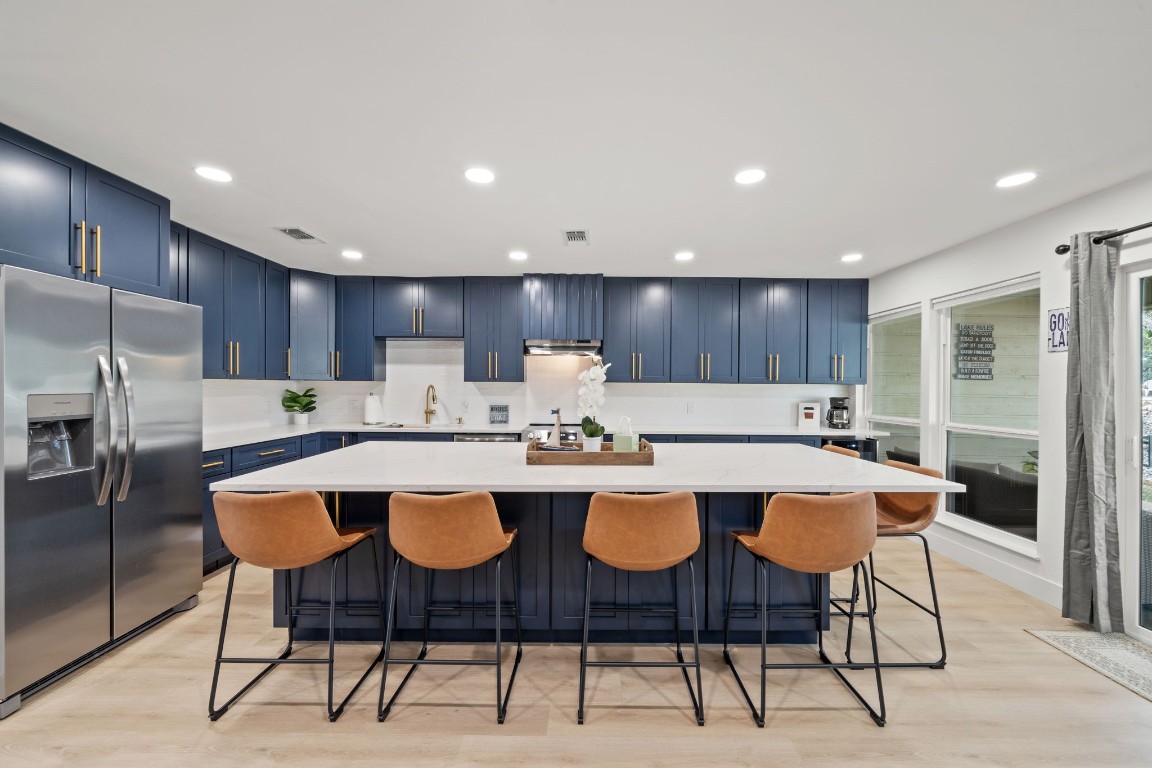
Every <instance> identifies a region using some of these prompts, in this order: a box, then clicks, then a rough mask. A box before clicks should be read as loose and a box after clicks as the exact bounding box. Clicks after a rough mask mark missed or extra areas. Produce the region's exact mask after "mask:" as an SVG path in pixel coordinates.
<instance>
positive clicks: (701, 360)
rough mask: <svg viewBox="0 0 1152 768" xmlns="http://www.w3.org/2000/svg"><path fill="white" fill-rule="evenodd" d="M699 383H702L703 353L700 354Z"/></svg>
mask: <svg viewBox="0 0 1152 768" xmlns="http://www.w3.org/2000/svg"><path fill="white" fill-rule="evenodd" d="M700 381H704V353H703V352H701V353H700Z"/></svg>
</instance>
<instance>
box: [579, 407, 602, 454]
mask: <svg viewBox="0 0 1152 768" xmlns="http://www.w3.org/2000/svg"><path fill="white" fill-rule="evenodd" d="M580 429H581V430H582V431H583V432H584V450H585V451H599V450H602V449H603V446H604V425H603V424H600V423H599V422H597V421H596V420H595V419H593V418H592V417H591V416H585V417H584V418H583V419H581V420H580Z"/></svg>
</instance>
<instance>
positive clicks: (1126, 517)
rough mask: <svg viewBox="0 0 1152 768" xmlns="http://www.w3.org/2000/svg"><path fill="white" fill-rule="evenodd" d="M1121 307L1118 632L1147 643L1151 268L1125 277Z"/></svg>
mask: <svg viewBox="0 0 1152 768" xmlns="http://www.w3.org/2000/svg"><path fill="white" fill-rule="evenodd" d="M1125 305H1126V306H1125V307H1124V312H1123V314H1119V313H1118V314H1117V317H1118V318H1123V321H1120V320H1118V323H1117V324H1118V325H1120V324H1121V322H1122V323H1123V326H1124V327H1123V331H1124V336H1123V342H1122V343H1123V349H1124V352H1125V354H1124V355H1123V356H1122V358H1123V359H1122V363H1123V367H1122V368H1118V370H1117V377H1118V379H1119V380H1118V381H1117V387H1116V389H1117V400H1116V404H1117V407H1116V422H1117V423H1116V426H1117V429H1116V432H1117V434H1118V436H1119V439H1120V441H1121V442H1122V443H1124V445H1122V446H1120V447H1119V448H1118V450H1117V464H1119V465H1120V466H1119V467H1118V473H1117V474H1118V476H1119V477H1120V478H1122V480H1121V485H1120V487H1119V488H1118V489H1117V491H1118V493H1117V499H1118V503H1119V509H1118V517H1119V524H1120V567H1121V574H1122V580H1123V585H1124V603H1125V606H1124V631H1125V632H1126V633H1128V634H1129V635H1131V636H1132V637H1135V638H1137V639H1140V640H1143V641H1144V642H1146V643H1150V644H1152V269H1142V270H1139V271H1135V270H1134V271H1131V272H1129V273H1128V276H1127V291H1126V292H1125ZM1121 456H1122V457H1123V458H1124V460H1123V461H1122V462H1121V461H1120V457H1121Z"/></svg>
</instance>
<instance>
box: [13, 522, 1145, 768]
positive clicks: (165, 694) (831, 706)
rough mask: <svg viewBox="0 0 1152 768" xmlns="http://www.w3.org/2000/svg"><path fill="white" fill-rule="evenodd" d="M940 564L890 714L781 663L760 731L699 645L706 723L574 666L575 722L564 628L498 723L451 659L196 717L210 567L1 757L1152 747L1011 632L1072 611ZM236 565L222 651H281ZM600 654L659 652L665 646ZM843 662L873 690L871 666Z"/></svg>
mask: <svg viewBox="0 0 1152 768" xmlns="http://www.w3.org/2000/svg"><path fill="white" fill-rule="evenodd" d="M916 555H917V551H916V549H915V548H913V547H912V546H911V545H910V544H909V543H908V542H901V541H884V542H881V543H880V544H879V549H878V561H877V562H878V567H879V570H880V573H881V575H885V576H888V577H893V578H901V577H902V575H903V574H919V573H920V571H919V570H918V569H919V568H920V565H919V564H918V561H917V558H916ZM937 563H938V571H937V573H938V576H939V580H940V590H941V593H942V597H943V600H944V608H945V621H946V624H945V631H946V632H947V635H948V639H949V657H948V666H947V668H946V669H945V670H940V671H936V670H919V669H917V670H892V671H890V672H888V673H886V675H885V679H884V682H885V688H886V691H887V695H888V712H889V715H888V718H889V719H888V726H887V727H886V728H877V727H876V726H875V725H873V724H872V722H871V720H869V719H868V717H867V715H866V714H865V713H864V712H863V710H862V709H860V708H859V707H857V706H856V705H855V702H854V701H853V700H852V699H851V698H850V696H849V694H848V693H847V691H846V690H845V689H844V688H843V686H841V685H840V684H839V683H838V682H837V681H836V679H835V678H834V677H833V676H832V675H831V674H830V673H827V672H823V671H797V672H791V671H784V672H777V673H772V674H771V675H770V677H769V685H770V688H769V704H768V709H769V712H768V716H769V719H768V724H767V727H766V728H764V729H763V730H761V729H757V728H756V727H755V725H754V724H753V723H752V720H751V718H750V717H749V715H748V712H747V711H746V710H745V708H744V705H743V702H742V700H741V699H740V698H739V692H738V690H737V689H736V686H735V684H734V682H733V680H732V677H731V675H730V674H729V673H728V671H727V669H726V668H725V667H724V663H723V660H722V657H721V654H720V649H719V648H718V647H716V646H708V647H706V648H705V650H704V654H703V657H704V663H705V670H704V673H705V674H704V697H705V702H706V716H707V719H708V724H707V725H706V726H705V727H703V728H700V727H697V726H696V725H695V723H694V721H693V719H692V718H691V714H690V709H689V706H688V697H687V691H686V690H685V689H684V687H683V683H682V681H681V680H680V678H679V673H678V672H676V671H675V670H622V669H600V670H593V671H590V673H589V709H588V717H587V723H586V724H585V725H584V726H578V725H576V697H577V673H578V667H577V664H578V656H579V653H578V651H579V649H578V648H576V647H572V646H556V647H549V646H529V647H527V648H526V649H525V655H524V662H523V664H522V666H521V670H520V677H519V679H518V680H517V682H516V688H515V691H514V692H513V695H512V702H511V706H510V710H509V715H508V721H507V723H506V724H505V725H503V726H497V725H496V723H495V712H494V705H493V701H492V699H493V698H494V696H495V692H494V683H493V680H492V672H491V671H490V670H488V669H482V668H452V667H443V668H430V667H426V668H424V669H422V670H421V671H420V672H419V673H417V675H416V676H415V677H414V678H413V681H412V682H411V683H410V685H409V688H408V689H407V690H406V691H405V695H404V697H402V698H401V700H400V703H399V704H398V706H397V709H396V710H395V711H394V712H393V714H392V716H391V717H390V718H389V720H388V722H387V723H384V724H380V723H377V722H376V696H377V693H378V690H379V688H378V684H379V677H378V676H377V675H373V677H372V678H371V679H370V680H371V684H370V687H366V688H365V689H364V690H363V691H362V692H361V693H360V694H359V695H358V696H357V698H356V699H355V700H354V701H353V702H352V704H351V705H350V708H349V710H348V711H347V712H346V713H345V714H344V716H343V717H342V718H341V719H340V720H339V721H338V722H336V723H329V722H327V719H326V718H325V716H324V714H323V708H322V697H323V695H324V693H323V691H324V685H323V668H322V667H312V668H306V667H296V668H285V669H280V670H277V671H275V672H273V673H272V675H270V676H269V677H268V678H266V679H265V681H264V682H263V683H261V684H260V686H258V687H257V688H256V689H255V690H253V691H252V692H251V693H250V694H249V695H248V696H247V697H246V698H245V699H243V700H242V701H241V702H240V703H238V704H237V705H236V706H235V707H234V708H233V709H232V711H230V712H229V713H228V714H226V715H225V716H224V718H223V719H222V720H220V721H219V722H217V723H210V722H209V721H208V717H207V714H206V706H207V698H208V688H209V682H210V679H211V673H212V658H213V654H214V652H215V643H216V638H217V632H218V631H219V619H220V612H221V610H222V607H223V594H224V589H225V587H226V583H227V577H226V572H221V573H220V574H217V575H215V576H213V577H211V578H209V579H208V580H207V581H206V583H205V587H204V591H203V593H202V594H201V604H200V606H199V607H198V608H196V609H195V610H193V611H191V612H189V613H187V614H184V615H182V616H180V617H177V618H174V619H171V620H169V621H168V622H167V623H166V624H164V625H163V626H161V627H158V628H156V629H155V630H153V631H152V632H151V633H149V634H147V635H146V636H144V637H141V638H138V639H137V640H136V641H134V642H132V643H131V644H129V645H127V646H125V647H124V648H122V649H120V650H118V651H117V652H116V653H114V654H111V655H110V656H108V657H106V658H104V659H101V660H100V661H98V662H96V663H94V664H92V665H90V666H89V667H88V668H86V669H84V670H82V671H80V672H79V673H77V674H74V675H73V676H72V677H70V678H69V679H67V680H65V681H63V682H61V683H58V684H57V685H56V686H54V687H52V688H50V689H48V690H47V691H45V692H43V693H41V694H39V695H37V696H34V697H32V698H31V699H29V700H27V701H26V702H25V704H24V708H23V709H22V710H20V711H19V712H17V713H16V714H15V715H13V716H12V717H10V718H8V719H7V720H4V721H0V766H5V768H15V767H17V766H42V765H58V764H71V765H83V766H90V765H91V766H99V765H116V766H123V767H127V766H149V768H154V767H155V766H179V765H209V764H211V765H214V766H219V765H243V766H261V765H272V764H290V765H304V766H326V765H348V764H353V763H371V764H377V765H397V766H438V765H480V766H546V765H564V766H608V765H611V766H631V765H637V766H721V765H805V766H808V765H812V766H845V765H886V766H887V765H933V766H951V765H965V766H976V765H978V766H990V765H1010V766H1148V765H1152V702H1148V701H1145V700H1144V699H1142V698H1140V697H1139V696H1137V695H1136V694H1134V693H1131V692H1130V691H1128V690H1127V689H1125V688H1123V687H1121V686H1119V685H1117V684H1116V683H1114V682H1112V681H1110V680H1108V679H1107V678H1105V677H1103V676H1102V675H1100V674H1098V673H1096V672H1094V671H1092V670H1090V669H1088V668H1087V667H1084V666H1082V665H1081V664H1079V663H1077V662H1076V661H1074V660H1073V659H1071V658H1069V657H1068V656H1065V655H1064V654H1063V653H1061V652H1059V651H1057V650H1055V649H1054V648H1052V647H1050V646H1048V645H1046V644H1045V643H1043V642H1041V641H1039V640H1037V639H1035V638H1033V637H1032V636H1031V635H1029V634H1027V633H1026V632H1024V629H1025V628H1030V629H1045V628H1047V629H1056V628H1068V627H1070V626H1073V625H1071V623H1070V622H1067V621H1065V620H1063V619H1061V618H1060V617H1059V615H1058V612H1057V611H1056V610H1055V609H1053V608H1051V607H1049V606H1047V605H1044V604H1042V603H1040V602H1038V601H1036V600H1033V599H1031V598H1029V597H1026V596H1024V595H1022V594H1020V593H1019V592H1016V591H1014V590H1012V589H1009V588H1008V587H1005V586H1003V585H1001V584H1000V583H998V582H996V581H994V580H992V579H989V578H987V577H985V576H982V575H980V574H978V573H975V572H973V571H971V570H969V569H967V568H964V567H962V566H960V565H958V564H956V563H954V562H952V561H949V560H948V559H946V558H944V557H938V558H937ZM238 580H239V588H238V592H237V596H236V598H235V600H234V614H233V615H234V619H233V623H232V632H231V633H230V651H231V652H234V653H252V654H268V653H270V652H274V651H276V650H278V649H279V644H280V643H281V642H282V640H283V631H282V630H274V629H270V625H271V608H270V605H271V594H270V593H271V578H270V575H269V574H268V573H267V572H266V571H262V570H260V569H255V568H244V569H243V570H242V571H241V572H240V575H239V577H238ZM919 581H920V579H919V577H917V579H916V582H917V583H918V582H919ZM922 592H924V590H919V591H916V594H921V593H922ZM881 600H882V603H881V611H880V618H881V622H880V626H881V628H882V630H883V635H884V638H883V639H882V642H883V646H882V648H883V650H882V653H884V652H885V651H887V657H888V658H893V659H895V658H896V657H897V656H898V655H900V654H901V653H905V652H915V651H926V650H928V649H929V648H930V647H931V641H932V639H933V628H932V625H931V623H930V620H929V619H928V617H927V616H926V615H924V614H920V613H919V612H918V611H916V610H915V609H914V608H909V607H905V606H902V605H900V604H899V603H898V602H897V600H896V599H895V598H893V597H892V596H891V595H890V594H884V593H882V594H881ZM836 627H837V631H836V632H834V633H833V636H834V637H839V638H842V636H843V631H844V630H843V622H842V621H838V622H836ZM860 637H861V639H863V638H864V637H865V636H864V635H861V636H860ZM469 648H470V647H469ZM316 650H317V652H319V651H320V650H321V649H320V648H317V649H316ZM341 650H342V651H343V652H344V655H343V659H344V661H345V662H346V665H345V670H347V672H348V674H346V675H345V676H344V678H345V680H347V679H348V678H350V677H352V675H354V674H355V671H354V669H353V665H354V664H359V663H360V662H361V661H364V662H365V663H366V661H367V660H368V659H370V658H371V655H372V653H373V649H371V648H368V647H367V646H363V645H344V646H341V647H339V648H338V651H341ZM453 650H460V649H453ZM488 650H489V649H488V648H487V647H481V646H478V647H476V648H475V649H474V652H475V653H477V654H478V655H479V654H483V653H486V652H488ZM466 652H467V649H466ZM793 652H794V651H780V652H778V653H784V654H785V655H788V654H790V653H793ZM598 653H599V654H600V657H601V658H605V657H612V658H629V657H633V656H637V657H644V658H649V657H651V658H656V657H657V656H658V655H659V654H661V653H665V654H666V653H667V650H666V649H663V648H652V647H646V648H641V649H626V648H608V649H599V650H598ZM740 658H741V659H743V661H744V662H745V663H744V664H743V665H742V669H746V670H747V671H748V673H749V676H751V677H752V679H754V674H755V670H754V664H755V652H754V651H753V650H751V649H741V656H740ZM244 671H247V670H244ZM396 671H402V670H396ZM850 674H853V675H855V676H856V677H855V678H854V679H858V680H859V684H860V685H861V687H862V688H863V689H864V690H865V691H868V692H871V691H872V689H871V688H870V686H869V683H870V678H869V677H868V675H869V673H867V672H855V673H850ZM353 679H354V678H353ZM229 680H231V681H236V680H239V673H238V672H233V673H232V674H231V675H230V676H229V677H228V678H226V681H225V685H227V684H228V681H229ZM393 680H395V677H394V678H393ZM390 688H391V686H390Z"/></svg>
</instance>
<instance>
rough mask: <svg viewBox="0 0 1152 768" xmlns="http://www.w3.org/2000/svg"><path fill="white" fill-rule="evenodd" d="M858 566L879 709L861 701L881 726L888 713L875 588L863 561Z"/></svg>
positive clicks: (868, 569)
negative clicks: (871, 583) (875, 709)
mask: <svg viewBox="0 0 1152 768" xmlns="http://www.w3.org/2000/svg"><path fill="white" fill-rule="evenodd" d="M860 567H861V568H864V607H865V608H866V609H867V611H868V634H869V636H870V637H871V639H872V667H873V668H874V669H875V670H876V693H877V695H878V697H879V701H880V711H879V712H876V711H874V710H873V709H872V707H869V706H868V704H867V703H866V702H863V699H861V702H862V703H864V706H865V707H867V708H868V714H869V715H871V716H872V719H873V720H874V721H875V722H876V725H879V726H881V727H883V726H884V724H885V722H886V721H887V714H888V713H887V709H886V708H885V705H884V681H883V680H882V679H881V676H880V668H881V667H882V666H883V665H882V664H881V663H880V650H879V646H878V645H877V643H876V603H875V600H876V593H875V590H872V589H869V582H868V576H869V571H870V570H871V569H870V568H866V567H865V566H864V564H863V563H861V564H860Z"/></svg>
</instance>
